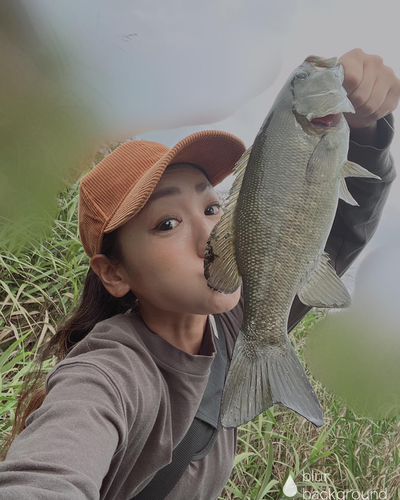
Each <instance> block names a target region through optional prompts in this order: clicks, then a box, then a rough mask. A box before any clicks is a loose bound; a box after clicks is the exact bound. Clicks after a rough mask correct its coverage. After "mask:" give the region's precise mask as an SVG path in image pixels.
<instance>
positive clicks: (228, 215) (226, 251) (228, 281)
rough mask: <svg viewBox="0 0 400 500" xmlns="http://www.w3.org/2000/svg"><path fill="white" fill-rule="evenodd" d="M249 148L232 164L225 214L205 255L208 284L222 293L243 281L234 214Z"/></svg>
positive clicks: (214, 229) (236, 287)
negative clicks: (236, 250) (232, 171)
mask: <svg viewBox="0 0 400 500" xmlns="http://www.w3.org/2000/svg"><path fill="white" fill-rule="evenodd" d="M251 149H252V148H251V147H250V148H249V149H247V151H245V152H244V153H243V155H242V156H241V158H240V159H239V161H238V162H237V163H236V165H235V168H234V174H236V178H235V180H234V182H233V184H232V187H231V189H230V191H229V196H228V202H227V205H226V208H225V213H224V214H223V215H222V217H221V220H220V221H219V222H218V223H217V224H216V225H215V226H214V228H213V230H212V231H211V234H210V237H209V238H208V241H207V245H206V250H205V254H204V276H205V278H206V279H207V285H208V286H209V287H210V288H213V289H214V290H218V291H219V292H222V293H233V292H234V291H236V290H237V289H238V288H239V286H240V284H241V282H242V277H241V276H240V274H239V270H238V266H237V262H236V253H235V245H234V233H235V230H234V214H235V207H236V203H237V200H238V197H239V193H240V190H241V187H242V182H243V177H244V173H245V171H246V166H247V163H248V161H249V157H250V153H251Z"/></svg>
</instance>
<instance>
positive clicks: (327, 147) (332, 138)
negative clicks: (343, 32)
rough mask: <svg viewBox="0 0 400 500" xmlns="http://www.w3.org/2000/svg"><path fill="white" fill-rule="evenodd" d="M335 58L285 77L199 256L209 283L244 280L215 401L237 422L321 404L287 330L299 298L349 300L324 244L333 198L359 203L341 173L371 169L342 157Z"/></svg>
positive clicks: (338, 303) (347, 107) (332, 304)
mask: <svg viewBox="0 0 400 500" xmlns="http://www.w3.org/2000/svg"><path fill="white" fill-rule="evenodd" d="M343 79H344V72H343V66H341V65H340V64H339V63H338V59H337V58H331V59H324V58H322V57H317V56H309V57H307V59H305V61H304V62H303V63H302V64H301V65H300V66H299V67H298V68H296V69H295V70H294V71H293V73H292V74H291V75H290V76H289V78H288V80H287V81H286V83H285V85H284V86H283V88H282V90H281V91H280V92H279V94H278V96H277V98H276V99H275V101H274V103H273V105H272V107H271V110H270V112H269V113H268V115H267V117H266V119H265V121H264V123H263V125H262V126H261V129H260V131H259V132H258V134H257V136H256V138H255V141H254V143H253V145H252V146H251V147H250V148H249V149H248V150H247V151H246V152H245V153H244V154H243V156H242V157H241V158H240V160H239V161H238V163H237V164H236V166H235V170H234V174H235V181H234V183H233V185H232V188H231V189H230V192H229V197H228V203H227V207H226V212H225V213H224V214H223V216H222V218H221V220H220V221H219V222H218V223H217V224H216V226H215V227H214V228H213V230H212V232H211V234H210V237H209V239H208V242H207V247H206V252H205V257H204V275H205V278H206V279H207V284H208V286H209V287H210V288H212V289H214V290H218V291H219V292H222V293H233V292H234V291H235V290H237V289H238V287H239V286H240V285H241V284H242V282H243V293H244V317H243V323H242V326H241V329H240V332H239V335H238V338H237V340H236V343H235V348H234V352H233V357H232V361H231V365H230V369H229V372H228V376H227V379H226V383H225V388H224V393H223V400H222V406H221V422H222V425H223V426H224V427H237V426H239V425H242V424H244V423H246V422H248V421H250V420H252V419H253V418H254V417H256V416H257V415H259V414H260V413H262V412H263V411H264V410H266V409H267V408H269V407H271V406H272V405H273V404H276V403H278V404H280V405H282V406H284V407H287V408H290V409H292V410H294V411H295V412H297V413H298V414H300V415H302V416H303V417H305V418H306V419H307V420H309V421H310V422H312V423H313V424H314V425H315V426H321V425H323V415H322V409H321V406H320V404H319V401H318V398H317V396H316V394H315V392H314V390H313V388H312V386H311V384H310V382H309V380H308V378H307V376H306V373H305V371H304V368H303V367H302V365H301V363H300V361H299V359H298V357H297V355H296V353H295V351H294V349H293V347H292V345H291V343H290V340H289V337H288V334H287V321H288V316H289V312H290V309H291V305H292V303H293V300H294V298H295V296H296V294H297V295H298V297H299V298H300V300H301V301H302V302H303V303H304V304H306V305H309V306H314V307H328V308H342V307H348V306H349V305H350V302H351V298H350V295H349V293H348V291H347V289H346V287H345V286H344V285H343V283H342V282H341V280H340V278H339V277H338V276H337V274H336V272H335V270H334V268H333V267H332V266H331V265H330V263H329V262H328V261H329V260H330V258H329V255H328V254H327V253H326V252H325V251H324V248H325V244H326V241H327V239H328V236H329V233H330V229H331V227H332V224H333V221H334V218H335V214H336V209H337V204H338V199H339V198H341V199H343V200H344V201H346V202H347V203H349V204H351V205H354V206H357V205H358V203H357V201H356V200H354V198H353V197H352V195H351V194H350V192H349V190H348V189H347V186H346V182H345V177H371V178H375V179H380V177H378V176H377V175H374V174H372V173H371V172H368V171H367V170H366V169H364V168H363V167H361V166H360V165H357V164H355V163H353V162H351V161H348V160H347V153H348V147H349V134H350V131H349V127H348V125H347V121H346V119H345V118H344V116H343V113H345V112H352V113H354V112H355V110H354V107H353V106H352V104H351V102H350V101H349V99H348V98H347V95H346V91H345V90H344V88H343V86H342V83H343Z"/></svg>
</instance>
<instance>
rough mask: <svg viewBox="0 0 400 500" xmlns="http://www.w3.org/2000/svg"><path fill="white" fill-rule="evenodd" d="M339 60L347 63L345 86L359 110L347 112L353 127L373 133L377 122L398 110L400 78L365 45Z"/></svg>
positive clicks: (346, 115) (346, 114)
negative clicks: (364, 47)
mask: <svg viewBox="0 0 400 500" xmlns="http://www.w3.org/2000/svg"><path fill="white" fill-rule="evenodd" d="M339 63H340V64H342V65H343V69H344V81H343V87H344V88H345V90H346V92H347V96H348V98H349V99H350V101H351V103H352V104H353V106H354V108H355V110H356V113H355V114H353V113H345V114H344V116H345V118H346V120H347V122H348V124H349V126H350V127H352V128H353V129H368V131H367V130H366V131H365V132H369V133H370V134H371V132H372V133H373V132H374V131H375V130H376V122H377V121H378V120H379V119H380V118H382V117H384V116H386V115H388V114H389V113H391V112H392V111H394V110H395V109H396V108H397V105H398V103H399V99H400V80H399V79H398V78H397V77H396V75H395V74H394V71H393V70H392V69H391V68H389V67H388V66H385V65H384V64H383V60H382V58H381V57H379V56H375V55H370V54H366V53H365V52H363V51H362V50H361V49H353V50H350V52H346V54H344V55H343V56H342V57H341V58H340V59H339Z"/></svg>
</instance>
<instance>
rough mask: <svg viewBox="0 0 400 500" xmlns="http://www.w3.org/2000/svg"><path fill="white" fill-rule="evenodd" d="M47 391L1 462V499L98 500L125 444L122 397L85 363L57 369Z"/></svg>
mask: <svg viewBox="0 0 400 500" xmlns="http://www.w3.org/2000/svg"><path fill="white" fill-rule="evenodd" d="M47 391H48V394H47V396H46V398H45V400H44V402H43V404H42V406H41V407H40V408H39V409H38V410H36V411H35V412H33V413H32V414H31V415H30V416H29V417H28V419H27V422H26V424H27V426H26V428H25V429H24V430H23V432H22V433H21V434H20V435H19V436H17V437H16V439H15V440H14V442H13V443H12V445H11V447H10V449H9V451H8V454H7V457H6V460H5V461H4V462H0V498H4V499H7V500H35V499H38V500H39V499H40V500H56V499H60V500H61V499H63V500H64V499H66V498H68V500H91V499H93V500H95V499H96V500H98V499H99V495H100V493H99V492H100V488H101V486H102V482H103V478H104V477H105V476H106V474H107V472H108V471H109V468H110V464H111V461H112V458H113V456H114V454H115V453H116V451H117V450H118V448H119V447H120V446H121V445H122V443H123V442H124V440H125V439H126V432H127V426H126V423H125V417H124V410H123V406H122V401H121V397H120V395H119V392H118V390H117V389H116V387H114V384H113V382H112V381H111V380H109V378H108V376H107V375H106V374H105V373H104V372H103V371H102V370H101V369H99V368H98V367H96V366H94V365H93V364H90V363H82V362H80V363H70V364H67V365H64V366H59V367H56V369H55V370H54V369H53V370H52V373H50V375H49V376H48V379H47Z"/></svg>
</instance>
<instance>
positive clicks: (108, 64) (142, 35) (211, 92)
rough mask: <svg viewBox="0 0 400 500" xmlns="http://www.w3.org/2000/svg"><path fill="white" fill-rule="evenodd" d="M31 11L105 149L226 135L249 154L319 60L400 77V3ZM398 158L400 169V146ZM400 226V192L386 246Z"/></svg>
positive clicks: (152, 4) (144, 2)
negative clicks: (378, 60) (368, 64)
mask: <svg viewBox="0 0 400 500" xmlns="http://www.w3.org/2000/svg"><path fill="white" fill-rule="evenodd" d="M21 2H22V3H23V4H24V5H25V7H26V8H27V9H28V11H29V12H30V15H31V16H32V19H33V20H34V23H35V24H36V26H37V27H38V28H39V29H38V33H39V34H40V36H42V37H46V36H48V37H49V40H50V43H52V41H53V40H54V39H57V40H58V41H59V42H61V43H62V44H63V46H64V47H67V48H68V53H69V55H70V57H71V61H72V62H73V64H71V65H70V68H69V72H68V74H69V84H70V85H71V87H72V88H74V89H75V90H77V91H78V92H79V93H80V96H81V97H83V98H84V99H85V102H86V104H90V105H91V106H92V108H93V110H94V111H95V112H96V113H97V115H98V117H99V120H101V122H102V125H103V131H104V138H105V140H124V139H128V138H131V137H136V138H140V139H148V140H154V141H158V142H162V143H164V144H166V145H168V146H170V147H172V146H173V145H174V144H176V143H177V142H178V141H179V140H181V139H182V138H184V137H185V136H187V135H189V134H191V133H193V132H196V131H198V130H205V129H218V130H224V131H226V132H230V133H232V134H235V135H237V136H238V137H240V138H241V139H242V140H243V141H244V142H245V144H246V145H247V146H250V145H251V144H252V143H253V141H254V138H255V136H256V134H257V132H258V130H259V128H260V126H261V124H262V123H263V121H264V118H265V116H266V115H267V113H268V111H269V109H270V107H271V105H272V103H273V101H274V99H275V97H276V95H277V94H278V92H279V90H280V89H281V87H282V85H283V83H284V82H285V81H286V79H287V77H288V75H289V74H290V73H291V72H292V71H293V70H294V69H295V68H296V67H297V66H298V65H300V64H301V63H302V61H303V60H304V59H305V58H306V57H307V56H308V55H310V54H315V55H319V56H324V57H333V56H337V57H340V56H341V55H342V54H344V53H345V52H347V51H349V50H351V49H353V48H356V47H360V48H362V49H363V50H364V51H365V52H367V53H370V54H378V55H380V56H382V57H383V59H384V62H385V64H387V65H389V66H391V67H392V68H393V69H394V70H395V72H396V74H397V75H398V76H400V58H399V55H398V47H399V31H398V15H397V14H398V8H397V2H396V1H395V0H380V1H379V2H376V1H372V0H362V1H361V0H351V1H349V0H336V1H335V2H332V1H331V0H203V2H198V0H168V1H164V0H69V1H68V2H54V0H21ZM397 113H398V111H396V112H395V119H396V118H397V116H398V115H397ZM396 124H397V122H396ZM391 150H392V154H393V156H394V157H395V160H397V163H399V162H400V139H399V134H396V136H395V139H394V142H393V145H392V149H391ZM232 181H233V179H232V176H230V177H228V179H226V180H225V181H224V182H223V183H222V184H221V185H220V186H219V189H221V190H227V189H229V187H230V185H231V184H232ZM399 214H400V181H399V180H396V181H395V183H394V185H393V187H392V190H391V194H390V198H389V201H388V203H387V206H386V208H385V212H384V217H383V219H382V222H381V225H380V228H379V230H378V233H379V234H378V233H377V235H376V237H377V238H378V236H379V238H380V240H379V242H384V241H390V242H391V244H393V243H394V241H397V242H398V241H399V236H398V234H399V233H400V231H399V229H400V228H399V219H400V215H399ZM377 238H375V243H374V245H375V244H376V241H378V239H377ZM396 238H397V240H396ZM372 248H373V245H369V249H372Z"/></svg>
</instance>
